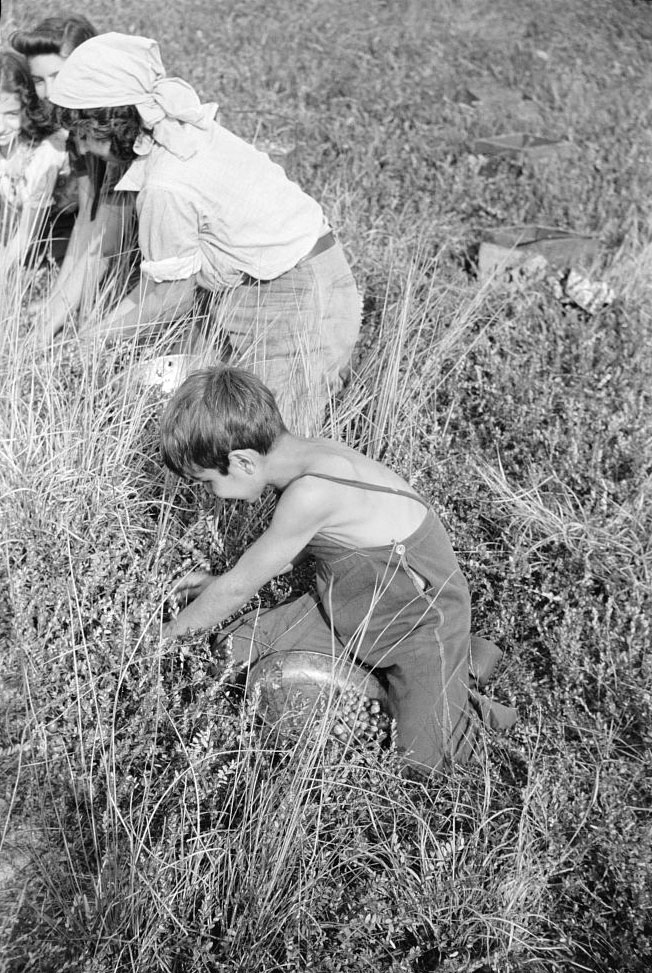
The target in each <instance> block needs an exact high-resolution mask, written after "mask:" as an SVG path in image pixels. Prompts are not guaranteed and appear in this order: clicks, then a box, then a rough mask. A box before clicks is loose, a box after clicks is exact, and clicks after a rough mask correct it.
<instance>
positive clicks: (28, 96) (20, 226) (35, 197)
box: [0, 51, 68, 269]
mask: <svg viewBox="0 0 652 973" xmlns="http://www.w3.org/2000/svg"><path fill="white" fill-rule="evenodd" d="M67 162H68V155H67V152H66V133H65V132H64V131H62V130H61V129H58V127H57V125H56V122H55V121H54V120H53V118H52V115H51V114H50V113H48V112H47V111H45V110H44V109H43V106H42V105H41V104H40V102H39V99H38V97H37V95H36V91H35V89H34V85H33V83H32V80H31V77H30V74H29V70H28V67H27V64H26V62H25V61H24V59H23V58H21V57H20V56H19V55H18V54H15V53H13V52H11V51H6V52H2V53H0V207H1V208H0V227H1V236H0V266H2V267H3V269H6V268H7V267H10V266H14V265H16V264H18V263H21V262H22V261H23V260H24V259H25V257H26V256H27V253H28V250H29V247H30V244H31V243H32V242H33V241H34V240H35V239H36V238H37V236H38V234H39V231H40V229H41V228H42V226H43V223H44V219H45V216H46V214H47V212H48V209H49V207H50V206H51V203H52V198H53V191H54V188H55V185H56V183H57V180H58V179H59V177H60V175H61V174H62V173H64V172H65V170H66V166H67Z"/></svg>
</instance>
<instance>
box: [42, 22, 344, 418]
mask: <svg viewBox="0 0 652 973" xmlns="http://www.w3.org/2000/svg"><path fill="white" fill-rule="evenodd" d="M50 98H51V100H52V101H53V102H54V103H55V104H57V105H60V106H62V108H63V109H64V110H63V111H62V112H61V121H62V124H63V125H64V126H65V127H66V128H68V129H69V130H70V131H71V132H73V133H74V134H75V135H76V137H77V139H78V141H79V144H80V146H81V147H82V150H84V149H85V150H86V151H88V152H90V153H93V154H94V155H96V156H98V157H100V158H102V159H105V160H114V159H117V160H123V161H127V160H128V161H130V162H131V165H130V167H129V169H128V170H127V172H126V174H125V175H124V176H123V178H122V179H121V180H120V182H119V183H118V184H117V186H116V189H117V190H120V191H125V192H130V193H135V194H136V208H137V213H138V238H139V245H140V249H141V254H142V264H141V282H140V285H139V287H138V288H136V289H135V290H134V291H132V293H130V294H129V295H128V296H127V297H126V298H125V299H124V300H123V301H122V302H121V303H120V304H119V305H118V307H117V309H116V310H115V311H114V312H113V313H112V315H111V317H110V318H109V319H105V320H104V321H103V322H102V329H103V331H104V332H107V333H109V334H112V335H118V336H123V337H124V336H131V335H133V334H135V333H137V332H139V331H140V330H141V329H143V328H147V327H150V326H151V325H152V324H154V323H159V324H160V323H161V322H169V321H172V320H173V319H175V318H178V317H179V315H180V314H181V313H183V312H185V311H187V310H188V309H189V307H190V306H191V304H192V299H193V295H194V289H195V286H196V285H199V286H200V287H202V288H205V289H206V290H208V291H210V292H213V293H215V294H219V295H220V296H221V302H220V305H219V318H220V323H221V325H222V326H223V329H224V331H225V332H226V333H227V334H228V339H229V343H230V346H231V350H232V354H233V357H234V358H235V359H236V360H237V362H238V364H240V365H243V366H244V367H246V368H250V369H251V370H253V371H254V372H256V373H257V374H258V376H259V377H260V378H261V379H262V380H263V381H264V382H265V383H266V384H267V385H268V386H269V387H271V389H272V390H273V392H274V393H275V394H276V395H278V397H279V399H280V403H281V409H282V411H283V413H284V417H285V418H286V420H287V421H288V422H289V423H291V425H292V426H293V427H294V428H295V429H300V430H301V431H306V430H307V429H312V430H313V431H314V429H315V428H316V424H318V422H319V416H320V415H321V413H322V411H323V407H324V404H325V402H326V399H327V397H328V394H329V393H331V392H332V391H334V390H336V389H337V388H338V387H339V385H340V383H341V378H342V375H343V374H344V373H345V372H346V370H347V369H348V366H349V360H350V356H351V352H352V349H353V346H354V344H355V341H356V338H357V335H358V332H359V328H360V317H361V302H360V297H359V294H358V291H357V288H356V285H355V281H354V279H353V276H352V273H351V270H350V268H349V266H348V263H347V261H346V258H345V256H344V252H343V250H342V247H341V246H340V244H339V243H338V242H337V241H336V240H335V238H334V236H333V233H332V231H331V229H330V227H329V225H328V223H327V221H326V219H325V217H324V213H323V211H322V209H321V206H320V205H319V204H318V203H317V202H316V201H315V200H314V199H312V198H311V197H310V196H308V195H307V194H306V193H304V192H303V190H301V189H300V188H299V186H297V185H296V183H294V182H291V181H290V180H289V179H288V178H287V176H286V174H285V172H284V170H283V169H282V167H281V166H279V165H276V164H275V163H273V162H271V160H270V159H269V157H268V156H267V155H266V154H265V153H264V152H260V151H259V150H258V149H256V148H255V147H254V146H252V145H249V144H248V143H247V142H245V141H243V140H242V139H240V138H238V137H237V136H236V135H233V134H232V133H231V132H229V131H227V130H226V129H225V128H223V127H222V126H221V125H220V124H219V123H218V122H217V121H216V120H215V112H216V106H215V105H213V104H204V105H202V104H200V102H199V99H198V97H197V95H196V93H195V91H194V90H193V89H192V88H191V87H190V85H188V84H187V83H186V82H184V81H181V80H180V79H178V78H166V77H165V73H164V70H163V65H162V63H161V59H160V55H159V48H158V44H157V43H156V42H155V41H153V40H150V39H148V38H145V37H133V36H127V35H124V34H116V33H111V34H104V35H100V36H99V37H94V38H92V39H90V40H88V41H86V43H84V44H82V45H81V46H80V47H78V48H77V50H75V51H74V52H73V53H72V54H71V56H70V57H69V58H68V59H67V60H66V62H65V64H64V65H63V67H62V68H61V71H60V73H59V75H58V77H57V79H56V81H55V82H54V84H53V85H52V88H51V92H50ZM212 340H213V341H214V343H215V347H216V346H217V336H212Z"/></svg>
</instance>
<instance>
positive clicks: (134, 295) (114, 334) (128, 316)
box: [83, 276, 195, 340]
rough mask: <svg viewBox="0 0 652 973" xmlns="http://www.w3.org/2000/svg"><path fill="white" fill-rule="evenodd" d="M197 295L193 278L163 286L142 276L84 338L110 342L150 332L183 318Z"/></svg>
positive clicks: (166, 282)
mask: <svg viewBox="0 0 652 973" xmlns="http://www.w3.org/2000/svg"><path fill="white" fill-rule="evenodd" d="M194 294H195V278H194V276H193V277H190V278H187V279H186V280H170V281H163V282H161V283H157V282H156V281H153V280H150V279H148V278H145V277H143V278H141V281H140V284H139V285H138V287H135V288H134V290H133V291H131V293H130V294H127V296H126V297H125V298H124V299H123V300H122V301H121V302H120V304H118V306H117V307H116V308H115V310H113V311H112V312H111V313H110V314H108V315H107V316H106V317H104V318H102V320H101V321H100V322H99V323H98V324H97V325H95V326H93V327H92V328H87V329H85V330H84V331H83V335H84V336H85V337H86V338H87V339H89V338H90V339H92V338H93V337H94V336H95V335H96V334H101V335H103V336H108V338H109V339H110V340H118V339H120V340H124V339H126V338H131V337H133V336H134V335H136V334H138V333H139V332H140V331H146V330H150V329H151V328H152V325H155V324H165V323H166V322H169V321H174V320H175V319H177V318H179V317H181V316H182V315H183V314H185V313H186V312H187V311H189V310H190V309H191V308H192V303H193V298H194Z"/></svg>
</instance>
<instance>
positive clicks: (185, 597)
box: [174, 571, 215, 604]
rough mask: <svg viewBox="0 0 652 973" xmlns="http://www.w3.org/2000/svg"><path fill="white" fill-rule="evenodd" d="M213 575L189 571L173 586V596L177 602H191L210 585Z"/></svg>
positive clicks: (206, 572)
mask: <svg viewBox="0 0 652 973" xmlns="http://www.w3.org/2000/svg"><path fill="white" fill-rule="evenodd" d="M214 577H215V575H214V574H211V573H210V571H189V572H188V574H184V576H183V577H182V578H181V579H180V580H179V582H178V583H177V584H176V585H175V588H174V594H175V595H176V597H177V598H178V600H179V601H182V602H185V603H186V604H187V603H188V602H189V601H193V600H194V599H195V598H197V596H198V595H200V594H201V593H202V591H204V589H205V588H206V587H207V586H208V585H209V584H210V583H211V581H212V580H213V578H214Z"/></svg>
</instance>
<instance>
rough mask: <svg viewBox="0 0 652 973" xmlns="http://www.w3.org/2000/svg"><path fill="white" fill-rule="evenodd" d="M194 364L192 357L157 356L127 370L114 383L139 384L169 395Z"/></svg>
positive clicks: (194, 360)
mask: <svg viewBox="0 0 652 973" xmlns="http://www.w3.org/2000/svg"><path fill="white" fill-rule="evenodd" d="M196 364H197V363H196V359H195V358H194V357H193V356H192V355H159V356H158V357H157V358H150V359H148V360H147V361H141V362H139V363H138V364H137V365H134V366H133V367H132V368H129V369H128V370H127V371H126V372H123V373H122V374H121V375H119V376H118V378H117V379H116V382H118V383H119V384H123V383H125V382H140V383H141V384H142V385H144V386H145V387H146V388H158V389H159V390H160V391H161V392H163V393H165V394H167V395H169V394H171V393H172V392H174V391H175V389H178V388H179V386H180V385H181V383H182V382H183V381H184V379H185V378H186V377H187V376H188V375H189V374H190V372H191V371H192V370H193V368H195V366H196Z"/></svg>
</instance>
